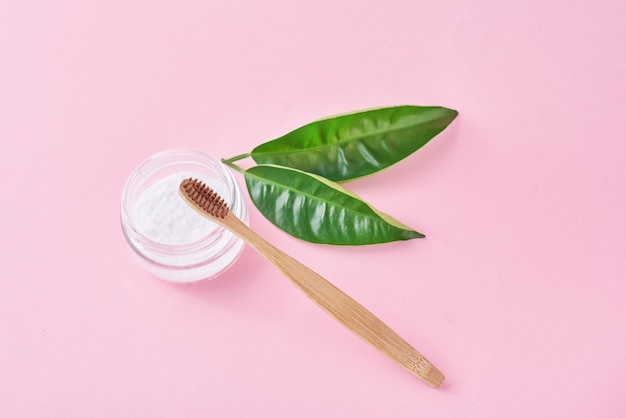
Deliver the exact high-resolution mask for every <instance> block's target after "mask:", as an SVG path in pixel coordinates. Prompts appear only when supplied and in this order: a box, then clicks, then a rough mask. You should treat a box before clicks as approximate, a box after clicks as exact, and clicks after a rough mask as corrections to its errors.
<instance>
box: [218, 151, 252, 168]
mask: <svg viewBox="0 0 626 418" xmlns="http://www.w3.org/2000/svg"><path fill="white" fill-rule="evenodd" d="M249 156H250V153H249V152H246V153H245V154H239V155H235V156H234V157H231V158H229V159H227V160H225V159H223V158H222V162H223V163H224V164H228V165H230V164H229V163H232V162H235V161H239V160H243V159H244V158H248V157H249Z"/></svg>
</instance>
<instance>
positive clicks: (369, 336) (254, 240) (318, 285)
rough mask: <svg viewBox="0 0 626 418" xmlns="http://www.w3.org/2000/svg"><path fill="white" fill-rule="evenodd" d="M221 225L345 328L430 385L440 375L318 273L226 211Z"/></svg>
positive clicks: (384, 325) (437, 381) (439, 381)
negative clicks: (239, 238)
mask: <svg viewBox="0 0 626 418" xmlns="http://www.w3.org/2000/svg"><path fill="white" fill-rule="evenodd" d="M224 221H225V222H224V225H225V226H226V227H228V228H229V229H231V230H233V232H235V233H236V234H237V235H239V236H240V237H241V238H242V239H243V240H244V241H246V242H247V243H248V244H249V245H250V246H252V247H253V248H255V249H256V250H257V251H258V252H259V253H260V254H261V255H263V256H264V257H265V258H266V259H267V260H268V261H270V262H271V263H272V264H274V265H275V266H276V267H278V269H279V270H280V271H282V272H283V274H284V275H285V276H287V277H288V278H289V279H290V280H291V281H292V282H293V283H294V284H295V285H296V286H297V287H298V288H300V290H302V291H303V292H304V293H305V294H306V295H307V296H308V297H309V298H310V299H311V300H313V301H314V302H315V303H317V304H318V305H319V306H320V307H322V308H323V309H324V310H325V311H326V312H328V313H329V314H330V315H331V316H333V317H334V318H335V319H337V321H339V322H340V323H342V324H343V325H344V326H346V327H347V328H348V329H350V330H351V331H353V332H354V333H356V334H357V335H359V336H360V337H362V338H363V339H365V340H366V341H367V342H369V343H370V344H371V345H373V346H374V347H375V348H377V349H378V350H380V351H381V352H382V353H383V354H385V355H387V356H388V357H389V358H391V359H392V360H393V361H395V362H396V363H398V364H399V365H401V366H402V367H404V368H405V369H407V370H408V371H409V372H411V373H412V374H414V375H415V376H417V377H418V378H420V379H422V380H423V381H424V382H426V383H427V384H429V385H430V386H432V387H438V386H439V385H440V384H441V383H442V382H443V380H444V376H443V374H442V373H441V372H440V371H439V370H438V369H437V368H436V367H435V366H434V365H433V364H431V363H430V362H429V361H428V360H427V359H426V358H425V357H424V356H422V355H421V354H420V353H419V352H418V351H417V350H416V349H415V348H413V347H412V346H411V345H410V344H409V343H408V342H406V341H405V340H404V339H403V338H402V337H400V336H399V335H398V334H397V333H396V332H395V331H393V330H392V329H391V328H389V327H388V326H387V325H386V324H385V323H384V322H382V321H381V320H380V319H378V318H377V317H376V316H375V315H374V314H372V313H371V312H370V311H368V310H367V309H365V308H364V307H363V306H362V305H361V304H359V303H358V302H357V301H355V300H354V299H352V298H351V297H350V296H348V295H347V294H345V293H344V292H343V291H341V290H340V289H339V288H337V287H336V286H334V285H333V284H332V283H330V282H329V281H328V280H326V279H324V278H323V277H322V276H320V275H319V274H317V273H316V272H314V271H313V270H311V269H310V268H308V267H307V266H305V265H304V264H302V263H300V262H299V261H297V260H295V259H294V258H292V257H290V256H289V255H287V254H285V253H283V252H282V251H280V250H279V249H278V248H276V247H274V246H273V245H272V244H270V243H269V242H267V241H265V240H264V239H263V238H262V237H260V236H259V235H258V234H256V233H255V232H254V231H252V230H251V229H249V228H248V227H247V226H246V225H245V224H243V223H242V222H241V221H240V220H239V219H237V217H235V216H234V215H232V214H231V213H229V214H228V215H227V216H226V219H224Z"/></svg>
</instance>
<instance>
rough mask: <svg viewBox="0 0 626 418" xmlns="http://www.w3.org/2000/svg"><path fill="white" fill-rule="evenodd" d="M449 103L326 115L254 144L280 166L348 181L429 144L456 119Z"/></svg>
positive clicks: (262, 158) (258, 154) (261, 159)
mask: <svg viewBox="0 0 626 418" xmlns="http://www.w3.org/2000/svg"><path fill="white" fill-rule="evenodd" d="M457 114H458V112H457V111H456V110H452V109H447V108H445V107H427V106H397V107H386V108H380V109H374V110H368V111H362V112H357V113H352V114H348V115H342V116H336V117H332V118H328V119H322V120H319V121H316V122H313V123H310V124H308V125H305V126H303V127H301V128H298V129H296V130H294V131H292V132H290V133H288V134H286V135H284V136H282V137H280V138H278V139H275V140H273V141H269V142H266V143H264V144H261V145H259V146H258V147H256V148H254V149H253V150H252V152H251V153H250V156H251V157H252V158H253V159H254V161H255V162H256V163H257V164H277V165H282V166H287V167H292V168H297V169H299V170H302V171H307V172H310V173H315V174H319V175H321V176H323V177H326V178H328V179H330V180H334V181H339V182H341V181H346V180H351V179H355V178H358V177H363V176H367V175H370V174H373V173H375V172H377V171H380V170H382V169H384V168H386V167H389V166H390V165H392V164H395V163H397V162H398V161H400V160H402V159H404V158H406V157H407V156H409V155H410V154H411V153H413V152H415V151H417V150H418V149H419V148H421V147H422V146H424V145H425V144H426V143H427V142H428V141H430V140H431V139H432V138H433V137H435V136H436V135H437V134H439V133H440V132H441V131H443V130H444V129H445V128H446V127H447V126H448V125H449V124H450V123H451V122H452V121H453V120H454V118H456V116H457Z"/></svg>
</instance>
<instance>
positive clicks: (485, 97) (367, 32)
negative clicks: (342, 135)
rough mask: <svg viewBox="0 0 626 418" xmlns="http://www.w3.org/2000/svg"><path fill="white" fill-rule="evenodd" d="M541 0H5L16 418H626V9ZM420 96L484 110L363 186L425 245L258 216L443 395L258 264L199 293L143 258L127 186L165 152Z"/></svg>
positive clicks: (2, 326)
mask: <svg viewBox="0 0 626 418" xmlns="http://www.w3.org/2000/svg"><path fill="white" fill-rule="evenodd" d="M520 4H523V5H516V4H514V3H511V2H498V1H492V0H488V1H482V2H462V1H439V2H420V1H384V2H383V1H368V2H363V1H344V2H337V1H330V0H316V1H311V2H308V3H303V2H290V1H276V0H272V1H269V2H244V1H234V2H206V1H183V2H166V1H156V2H152V1H150V2H149V1H143V2H142V1H107V2H81V1H71V0H61V1H55V2H45V1H40V2H34V1H28V0H26V1H11V0H9V1H3V2H1V3H0V61H1V64H0V138H1V140H2V147H3V149H2V152H1V153H0V175H1V177H2V179H3V182H2V192H3V196H4V197H3V204H2V205H1V206H0V230H1V231H2V240H1V241H0V243H1V244H0V245H1V247H0V254H1V257H2V269H3V271H2V279H1V280H0V338H2V341H1V344H0V416H2V417H41V416H58V417H86V416H89V417H113V416H116V417H161V416H162V417H204V416H220V417H236V416H267V417H282V416H285V417H295V416H298V417H350V416H355V417H356V416H358V417H382V416H389V417H412V416H420V417H505V416H506V417H530V416H532V417H556V416H560V417H590V416H598V417H600V416H601V417H622V416H625V414H626V398H624V396H623V392H624V387H625V386H626V355H625V352H626V308H625V307H626V281H625V280H624V279H625V276H626V262H625V261H624V260H625V257H624V249H625V247H626V245H625V241H624V239H625V238H624V237H625V236H626V222H625V220H624V219H625V217H624V213H626V196H625V191H624V180H625V178H626V145H625V138H626V118H624V115H623V113H624V112H623V111H624V100H625V99H626V55H625V53H624V51H626V29H625V26H624V22H623V21H624V16H625V15H626V3H624V2H621V1H600V2H567V1H547V2H546V1H529V2H521V3H520ZM396 104H418V105H419V104H422V105H427V104H428V105H442V106H448V107H452V108H455V109H458V110H459V112H460V117H459V118H458V119H457V120H456V121H455V122H454V124H453V126H451V127H450V128H449V129H448V130H446V131H445V132H444V133H443V134H442V135H440V136H439V137H437V138H436V139H435V140H434V141H433V142H431V143H430V144H429V145H427V146H426V147H425V148H424V149H422V150H420V151H419V152H418V153H416V154H414V155H413V156H411V157H410V158H408V159H407V160H405V161H403V162H402V163H400V164H398V165H396V166H394V167H393V168H391V169H389V170H387V171H386V172H384V173H381V174H379V175H377V176H375V177H372V178H367V179H363V180H359V181H358V182H354V183H350V184H349V185H348V186H349V187H350V188H351V189H352V190H353V191H355V192H357V193H358V194H360V195H362V196H363V197H365V198H367V199H369V200H370V201H371V202H372V203H374V204H375V205H376V206H378V207H379V208H380V209H381V210H384V211H387V212H390V213H391V214H393V215H394V216H395V217H396V218H398V219H400V220H402V221H404V222H406V223H408V224H410V225H412V226H414V227H416V228H417V229H418V230H420V231H422V232H424V233H426V235H427V238H426V239H425V240H413V241H410V242H401V243H393V244H389V245H380V246H372V247H362V248H335V247H327V246H316V245H312V244H307V243H304V242H299V241H296V240H295V239H293V238H291V237H290V236H288V235H286V234H284V233H283V232H281V231H280V230H278V229H276V228H274V227H273V226H272V225H270V224H269V223H268V222H267V221H266V220H265V219H264V218H262V217H261V216H260V215H259V213H258V211H256V209H255V208H252V209H251V222H252V225H253V226H254V228H255V229H256V230H257V231H258V232H260V233H261V234H262V235H264V236H265V237H267V238H268V239H269V240H270V241H272V242H273V243H274V244H276V245H277V246H279V247H281V248H284V249H288V250H289V252H290V253H291V254H292V255H293V256H295V257H296V258H299V259H301V260H302V261H303V262H305V263H306V264H308V265H310V266H311V267H312V268H314V269H315V270H317V271H319V272H320V273H321V274H323V275H324V276H326V277H327V278H329V279H330V280H331V281H333V282H334V283H335V284H337V285H338V286H339V287H341V288H343V289H344V290H345V291H346V292H348V293H349V294H351V295H352V296H354V297H355V298H356V299H357V300H359V301H361V302H362V303H363V304H364V305H365V306H367V307H368V308H370V309H371V310H372V311H373V312H375V313H376V314H377V315H378V316H380V317H381V319H383V320H384V321H386V322H387V323H389V324H390V325H391V326H392V327H393V328H395V329H396V330H397V331H398V332H399V333H400V334H402V335H403V336H405V337H406V338H407V339H408V340H409V341H410V342H412V343H414V344H415V346H416V347H417V348H418V349H419V350H420V351H422V352H423V353H424V354H425V355H426V356H427V357H429V358H430V359H431V360H432V361H433V362H434V363H435V364H437V365H438V366H439V367H440V368H441V370H442V371H443V372H444V373H445V374H446V377H447V380H446V383H445V384H444V385H443V386H442V387H441V389H439V390H434V389H431V388H429V387H427V386H426V385H425V384H423V383H421V382H420V381H418V380H417V379H415V378H413V377H412V376H411V375H409V374H408V373H406V372H405V371H403V370H401V369H400V368H398V367H397V366H396V365H394V364H393V363H391V362H390V361H388V360H387V359H386V358H385V357H383V356H382V355H380V354H379V353H377V352H376V351H375V350H373V349H372V348H370V347H369V346H367V345H365V344H364V343H362V342H361V341H360V340H359V339H358V338H357V337H355V336H353V335H352V334H351V333H349V332H347V331H346V330H344V329H343V328H342V327H340V326H339V325H337V324H336V323H335V322H334V321H333V320H331V319H330V318H328V317H327V316H326V315H325V314H323V313H322V312H321V311H320V310H319V309H318V308H317V307H316V306H315V305H313V304H312V303H311V302H310V301H309V300H308V299H306V298H305V297H304V296H303V295H301V294H300V293H299V292H298V291H297V290H296V289H295V288H294V287H293V286H292V285H290V284H289V283H288V282H287V281H286V280H285V279H284V278H283V277H282V276H281V275H280V274H279V273H278V272H277V271H276V270H275V269H274V268H273V267H272V266H271V265H269V264H268V263H266V262H265V261H264V260H263V259H262V258H261V257H260V256H258V255H257V254H256V253H254V252H253V251H252V250H250V249H246V250H245V251H244V253H243V255H242V257H241V258H240V260H239V262H238V263H237V264H236V265H235V266H234V267H233V268H232V269H231V270H229V272H228V273H227V274H225V275H223V276H221V277H220V278H218V279H216V280H214V281H212V282H206V283H202V284H199V285H191V286H180V285H171V284H167V283H164V282H162V281H159V280H158V279H155V278H153V277H151V276H149V275H148V274H147V273H146V272H144V271H143V270H142V269H141V267H139V266H138V265H137V264H136V263H135V261H134V260H133V258H132V257H131V253H130V249H129V247H128V246H127V244H126V242H125V241H124V238H123V237H122V234H121V230H120V227H119V220H118V219H119V218H118V216H119V201H120V193H121V189H122V186H123V184H124V181H125V180H126V177H127V176H128V174H129V173H130V171H131V170H132V169H133V168H134V167H135V166H136V165H137V164H138V163H139V162H140V161H141V160H143V159H144V158H145V157H147V156H148V155H150V154H152V153H154V152H156V151H159V150H162V149H166V148H170V147H178V146H191V147H196V148H200V149H203V150H206V151H208V152H210V153H212V154H213V155H215V156H218V157H230V156H233V155H235V154H239V153H243V152H246V151H249V150H250V149H251V148H252V147H253V146H255V145H257V144H259V143H260V142H263V141H266V140H269V139H272V138H274V137H277V136H279V135H282V134H284V133H286V132H287V131H289V130H291V129H294V128H296V127H298V126H300V125H302V124H305V123H307V122H310V121H312V120H314V119H317V118H319V117H324V116H328V115H332V114H336V113H343V112H347V111H352V110H356V109H362V108H369V107H375V106H385V105H396ZM237 178H238V180H239V181H241V180H242V178H241V176H240V175H238V177H237Z"/></svg>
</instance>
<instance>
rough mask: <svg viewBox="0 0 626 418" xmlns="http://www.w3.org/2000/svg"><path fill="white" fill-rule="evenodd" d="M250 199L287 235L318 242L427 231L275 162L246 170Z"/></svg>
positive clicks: (359, 241) (375, 239) (367, 240)
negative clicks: (413, 226) (410, 226)
mask: <svg viewBox="0 0 626 418" xmlns="http://www.w3.org/2000/svg"><path fill="white" fill-rule="evenodd" d="M243 173H244V176H245V180H246V186H247V188H248V192H249V194H250V198H251V199H252V202H253V203H254V204H255V205H256V207H257V208H258V209H259V211H260V212H261V213H262V214H263V215H264V216H265V217H266V218H267V219H269V220H270V221H271V222H272V223H273V224H274V225H276V226H278V227H279V228H281V229H282V230H284V231H286V232H287V233H289V234H291V235H293V236H295V237H297V238H300V239H303V240H306V241H309V242H315V243H323V244H335V245H365V244H376V243H383V242H390V241H398V240H408V239H412V238H423V237H424V235H422V234H420V233H419V232H417V231H414V230H413V229H411V228H409V227H408V226H406V225H404V224H402V223H400V222H399V221H397V220H395V219H393V218H392V217H391V216H389V215H386V214H384V213H382V212H379V211H377V210H376V209H374V208H373V207H372V206H370V205H368V204H367V203H365V202H364V201H362V200H361V199H359V197H358V196H356V195H355V194H353V193H352V192H350V191H348V190H346V189H345V188H343V187H341V186H340V185H338V184H337V183H334V182H332V181H329V180H328V179H325V178H323V177H320V176H317V175H315V174H311V173H306V172H304V171H301V170H296V169H293V168H288V167H281V166H276V165H257V166H254V167H251V168H249V169H247V170H245V171H244V172H243Z"/></svg>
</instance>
